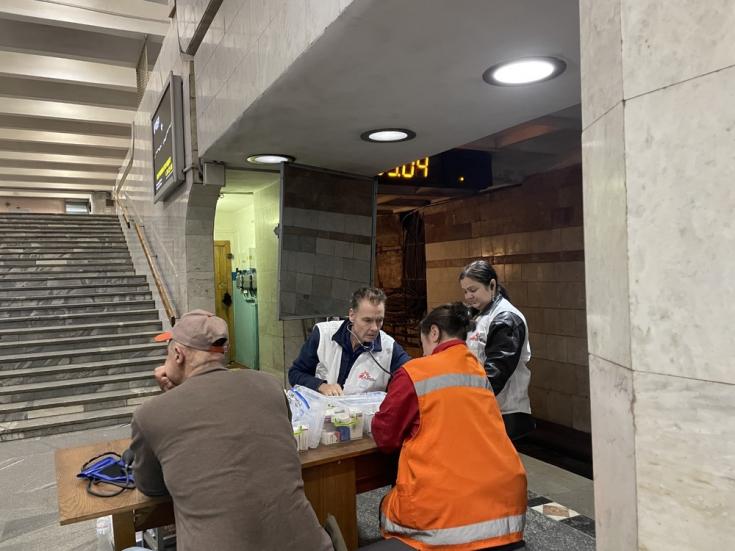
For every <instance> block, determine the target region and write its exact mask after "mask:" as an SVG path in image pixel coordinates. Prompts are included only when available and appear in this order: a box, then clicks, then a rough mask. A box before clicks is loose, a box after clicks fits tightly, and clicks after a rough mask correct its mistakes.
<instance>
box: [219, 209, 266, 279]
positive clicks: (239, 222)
mask: <svg viewBox="0 0 735 551" xmlns="http://www.w3.org/2000/svg"><path fill="white" fill-rule="evenodd" d="M237 202H238V204H239V205H240V206H239V208H238V209H237V210H222V209H220V208H218V209H217V212H216V214H215V217H214V238H215V239H216V240H218V241H229V242H230V251H231V252H232V254H233V256H234V258H233V260H232V269H233V270H234V269H235V268H240V269H241V270H242V269H245V268H251V267H254V266H255V254H256V253H255V209H254V200H253V196H252V195H241V196H239V197H238V199H237Z"/></svg>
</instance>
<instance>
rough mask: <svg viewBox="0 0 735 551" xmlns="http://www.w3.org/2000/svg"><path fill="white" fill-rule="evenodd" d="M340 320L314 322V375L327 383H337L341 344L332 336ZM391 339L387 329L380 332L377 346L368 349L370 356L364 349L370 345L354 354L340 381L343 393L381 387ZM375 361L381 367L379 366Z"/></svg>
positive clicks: (385, 382)
mask: <svg viewBox="0 0 735 551" xmlns="http://www.w3.org/2000/svg"><path fill="white" fill-rule="evenodd" d="M342 323H343V322H341V321H324V322H321V323H317V324H316V325H315V327H316V328H317V329H318V330H319V347H318V348H317V356H318V358H319V363H318V364H317V366H316V373H315V376H316V378H317V379H323V380H325V381H327V383H328V384H330V385H332V384H337V378H338V377H339V368H340V366H341V365H342V352H343V349H342V346H340V344H339V343H338V342H336V341H335V340H333V339H332V337H333V336H334V334H335V333H336V332H337V330H338V329H339V328H340V327H341V326H342ZM394 342H395V341H394V340H393V338H392V337H390V336H389V335H388V334H387V333H384V332H383V331H381V332H380V346H381V349H380V350H373V351H372V352H371V353H372V356H373V357H371V354H370V353H368V350H370V348H368V349H367V350H366V351H365V352H363V353H362V354H360V355H359V356H358V357H357V359H356V360H355V363H354V364H353V365H352V368H351V369H350V372H349V373H348V375H347V380H346V381H345V384H344V389H343V390H344V393H345V394H359V393H362V392H373V391H377V390H383V391H384V390H385V388H386V387H387V386H388V380H389V379H390V375H389V373H390V363H391V358H392V356H393V343H394ZM373 358H374V359H373ZM376 362H377V363H379V364H380V365H381V366H382V367H383V369H385V371H383V370H382V369H380V367H378V365H377V363H376Z"/></svg>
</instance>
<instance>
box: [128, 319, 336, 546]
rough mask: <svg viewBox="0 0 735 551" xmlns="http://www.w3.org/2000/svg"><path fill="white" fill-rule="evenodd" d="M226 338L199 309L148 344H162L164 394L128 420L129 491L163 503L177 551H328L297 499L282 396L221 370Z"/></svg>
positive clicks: (257, 380)
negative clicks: (167, 500)
mask: <svg viewBox="0 0 735 551" xmlns="http://www.w3.org/2000/svg"><path fill="white" fill-rule="evenodd" d="M227 338H228V335H227V324H226V323H225V321H224V320H223V319H221V318H218V317H216V316H215V315H214V314H211V313H209V312H205V311H204V310H194V311H193V312H189V313H188V314H185V315H184V316H182V318H181V320H180V321H179V322H178V323H177V324H176V325H175V326H174V327H173V329H172V330H171V331H169V332H167V333H163V334H161V335H159V336H158V337H156V340H159V341H164V340H165V341H168V355H167V357H166V363H165V364H164V366H163V369H164V371H165V378H166V381H167V384H168V385H170V386H171V387H172V388H171V389H170V390H169V391H168V392H165V393H164V394H161V395H159V396H156V397H154V398H152V399H150V400H148V401H147V402H145V403H144V404H143V405H141V406H140V407H139V408H138V409H137V410H136V412H135V415H134V417H133V422H132V433H133V441H132V444H131V449H132V450H133V452H134V453H135V461H134V463H133V472H134V473H135V482H136V486H137V487H138V489H139V490H140V491H141V492H143V493H144V494H146V495H150V496H156V495H166V494H170V495H171V497H172V498H173V504H174V514H175V517H176V530H177V549H179V550H180V551H199V550H202V549H212V550H217V551H222V550H225V551H229V550H232V551H235V550H238V551H239V550H242V549H258V550H267V549H278V550H293V551H302V550H305V549H308V550H314V551H331V550H332V544H331V542H330V540H329V536H328V535H327V534H326V532H325V531H324V530H323V529H322V527H321V526H320V525H319V522H318V520H317V518H316V515H315V514H314V510H313V509H312V508H311V505H310V504H309V502H308V501H307V499H306V496H305V495H304V489H303V481H302V479H301V463H300V461H299V456H298V452H297V450H296V443H295V442H294V438H293V434H292V428H291V424H290V422H289V411H288V405H287V403H286V399H285V396H284V393H283V389H282V387H281V385H280V383H279V382H278V381H277V380H276V379H275V378H274V377H271V376H270V375H267V374H264V373H259V372H257V371H251V370H242V371H230V370H228V369H226V367H225V352H226V347H227ZM159 380H160V379H159Z"/></svg>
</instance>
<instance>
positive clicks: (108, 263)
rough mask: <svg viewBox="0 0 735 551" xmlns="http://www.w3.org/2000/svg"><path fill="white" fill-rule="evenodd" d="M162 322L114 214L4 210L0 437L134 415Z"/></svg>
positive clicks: (152, 387) (158, 356)
mask: <svg viewBox="0 0 735 551" xmlns="http://www.w3.org/2000/svg"><path fill="white" fill-rule="evenodd" d="M161 330H162V325H161V322H160V320H159V317H158V311H157V310H156V307H155V303H154V301H153V298H152V295H151V291H150V289H149V287H148V284H147V282H146V278H145V276H142V275H135V270H134V268H133V264H132V261H131V259H130V253H129V252H128V248H127V245H126V243H125V237H124V235H123V233H122V229H121V227H120V223H119V222H118V219H117V217H114V216H85V215H77V216H74V215H48V214H25V213H24V214H15V213H13V214H0V441H3V440H16V439H19V438H30V437H34V436H42V435H46V434H55V433H61V432H69V431H75V430H82V429H88V428H94V427H102V426H110V425H116V424H120V423H126V422H129V421H130V418H131V417H132V413H133V411H134V410H135V407H136V405H137V404H139V403H141V402H142V401H143V400H145V399H146V398H147V397H149V396H152V395H154V394H156V393H157V392H158V386H157V385H156V383H155V380H154V379H153V376H152V372H153V368H154V367H156V366H158V365H161V364H162V363H163V361H164V359H165V356H166V344H165V343H155V342H154V341H153V336H154V335H156V334H157V333H160V332H161Z"/></svg>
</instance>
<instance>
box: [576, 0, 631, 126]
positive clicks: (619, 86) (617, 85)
mask: <svg viewBox="0 0 735 551" xmlns="http://www.w3.org/2000/svg"><path fill="white" fill-rule="evenodd" d="M620 2H621V0H580V2H579V23H580V70H581V76H582V128H587V127H588V126H590V125H591V124H592V123H594V122H595V121H596V120H597V119H599V118H600V117H601V116H602V115H604V114H605V113H606V112H607V111H609V110H610V109H612V107H613V106H614V105H616V104H617V103H620V102H621V101H622V99H623V79H622V73H623V62H622V44H621V42H622V38H621V36H622V35H621V30H620Z"/></svg>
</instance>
